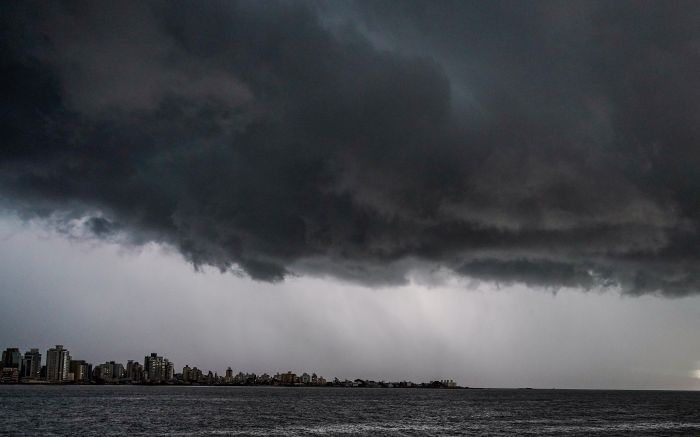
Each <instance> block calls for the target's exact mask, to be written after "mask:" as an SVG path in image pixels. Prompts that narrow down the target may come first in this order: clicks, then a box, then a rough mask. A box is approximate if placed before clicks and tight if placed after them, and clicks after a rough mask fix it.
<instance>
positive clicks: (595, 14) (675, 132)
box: [0, 1, 700, 296]
mask: <svg viewBox="0 0 700 437" xmlns="http://www.w3.org/2000/svg"><path fill="white" fill-rule="evenodd" d="M428 5H429V6H430V7H429V8H428ZM638 5H639V2H634V3H625V2H536V3H535V2H515V1H513V2H504V1H501V2H484V3H482V2H447V1H445V2H437V3H435V2H430V3H427V2H426V3H423V2H408V1H402V2H381V1H376V2H375V1H373V2H352V3H350V2H320V3H316V2H307V3H300V2H271V1H263V2H253V1H251V2H229V1H225V2H223V1H222V2H204V3H202V2H176V1H172V2H133V3H125V2H118V3H115V2H102V3H101V2H84V3H83V2H67V3H63V2H50V3H47V2H6V3H4V4H3V5H2V6H1V8H2V14H0V21H1V25H0V53H1V54H0V62H1V63H2V80H1V81H0V88H2V94H3V99H2V103H1V104H0V105H1V106H0V108H1V111H2V117H0V135H1V138H2V145H1V146H0V207H2V208H3V209H4V210H5V211H9V212H11V213H13V214H17V215H19V216H20V217H22V218H23V219H26V220H34V219H37V220H40V221H42V222H45V223H48V224H49V225H51V226H52V227H55V228H57V229H59V230H61V231H63V232H66V233H67V234H69V235H71V236H76V237H78V238H97V239H104V240H108V241H110V242H118V243H120V244H124V245H137V246H138V245H142V244H145V243H148V242H156V243H160V244H163V245H166V246H171V247H174V248H176V249H177V250H178V251H179V252H180V253H181V254H182V255H183V256H184V257H185V258H186V259H187V260H188V261H190V262H191V263H192V264H194V265H195V266H214V267H217V268H219V269H221V270H222V271H233V272H234V273H238V274H246V275H249V276H250V277H252V278H254V279H257V280H262V281H282V280H284V278H285V277H288V276H290V275H302V276H303V275H311V276H329V277H333V278H338V279H342V280H347V281H351V282H357V283H361V284H366V285H371V286H375V285H382V286H384V285H391V284H397V285H398V284H404V283H405V282H406V281H407V278H408V277H409V275H410V274H411V272H413V271H423V272H432V271H448V272H450V274H455V275H458V276H463V277H465V278H470V279H475V280H479V281H481V280H483V281H495V282H498V283H508V284H510V283H522V284H525V285H528V286H531V287H540V288H560V287H572V288H583V289H590V288H598V287H603V288H606V287H614V288H620V289H622V290H623V292H625V293H629V294H645V293H655V294H662V295H666V296H684V295H690V294H697V293H698V292H700V250H699V249H698V248H699V247H700V236H699V235H698V227H699V225H700V171H699V169H700V75H699V74H698V71H700V26H698V25H697V23H698V22H699V20H700V4H698V3H697V2H688V3H685V2H654V3H648V4H645V7H643V8H642V7H637V6H638Z"/></svg>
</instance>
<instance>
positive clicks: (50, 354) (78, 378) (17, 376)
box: [0, 344, 459, 388]
mask: <svg viewBox="0 0 700 437" xmlns="http://www.w3.org/2000/svg"><path fill="white" fill-rule="evenodd" d="M0 383H2V384H20V383H26V384H38V383H44V384H178V385H246V386H253V385H272V386H275V385H276V386H308V387H370V388H412V387H415V388H459V387H458V386H457V384H456V383H455V382H454V381H452V380H440V381H437V380H436V381H431V382H429V383H425V382H424V383H413V382H411V381H400V382H385V381H371V380H363V379H355V380H352V381H351V380H347V379H346V380H342V381H341V380H339V379H338V378H334V379H333V380H331V381H328V380H326V379H325V378H324V377H323V376H318V375H316V373H311V374H309V373H306V372H304V373H302V374H301V375H297V374H296V373H293V372H289V371H288V372H285V373H276V374H275V375H273V376H270V375H268V374H267V373H263V374H261V375H256V374H255V373H243V372H238V373H237V374H235V375H234V372H233V370H232V369H231V368H230V367H229V368H227V369H226V371H225V372H224V374H223V375H219V374H218V373H214V372H212V371H211V370H209V371H207V372H204V371H202V370H200V369H198V368H197V367H190V366H189V365H186V366H185V367H183V369H182V373H175V366H174V365H173V363H172V361H170V360H168V359H167V358H165V357H162V356H160V355H158V354H157V353H155V352H154V353H151V354H150V355H146V356H145V357H144V359H143V364H142V363H140V362H138V361H133V360H129V361H128V362H127V363H126V366H125V365H124V364H122V363H117V362H115V361H107V362H105V363H104V364H97V365H95V366H93V365H92V364H90V363H87V362H85V360H74V359H73V358H72V357H71V355H70V352H69V351H68V350H67V349H65V348H64V347H63V345H60V344H57V345H56V346H55V347H52V348H50V349H49V350H47V351H46V363H45V364H43V365H42V355H41V352H39V349H36V348H33V349H29V350H28V351H27V352H25V353H24V355H22V354H21V352H20V350H19V348H16V347H11V348H7V349H5V351H4V352H3V353H2V373H1V374H0Z"/></svg>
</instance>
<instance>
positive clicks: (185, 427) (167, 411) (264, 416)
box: [0, 386, 700, 436]
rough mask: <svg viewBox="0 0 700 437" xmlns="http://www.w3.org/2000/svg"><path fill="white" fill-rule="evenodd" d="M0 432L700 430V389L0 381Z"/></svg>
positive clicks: (276, 433) (559, 432)
mask: <svg viewBox="0 0 700 437" xmlns="http://www.w3.org/2000/svg"><path fill="white" fill-rule="evenodd" d="M0 413H1V414H2V416H1V417H2V420H1V421H0V435H42V436H51V435H80V436H88V435H95V436H98V435H99V436H105V435H273V436H294V435H372V436H375V435H385V436H413V435H439V436H443V435H483V434H488V435H513V434H517V435H606V436H607V435H634V436H638V435H700V392H664V391H597V390H428V389H347V388H278V387H178V386H163V387H144V386H30V387H27V386H0Z"/></svg>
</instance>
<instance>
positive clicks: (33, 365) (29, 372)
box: [22, 348, 41, 379]
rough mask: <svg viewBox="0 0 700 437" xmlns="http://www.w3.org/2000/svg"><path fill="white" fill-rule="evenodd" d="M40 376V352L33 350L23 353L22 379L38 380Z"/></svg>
mask: <svg viewBox="0 0 700 437" xmlns="http://www.w3.org/2000/svg"><path fill="white" fill-rule="evenodd" d="M40 375H41V352H39V349H37V348H33V349H30V350H28V351H27V352H25V353H24V358H23V359H22V378H30V379H39V377H40Z"/></svg>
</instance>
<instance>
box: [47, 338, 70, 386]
mask: <svg viewBox="0 0 700 437" xmlns="http://www.w3.org/2000/svg"><path fill="white" fill-rule="evenodd" d="M69 373H70V352H69V351H68V350H66V349H64V348H63V345H62V344H57V345H56V347H54V348H51V349H49V350H48V351H46V380H47V381H51V382H62V381H66V380H67V379H68V374H69Z"/></svg>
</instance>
